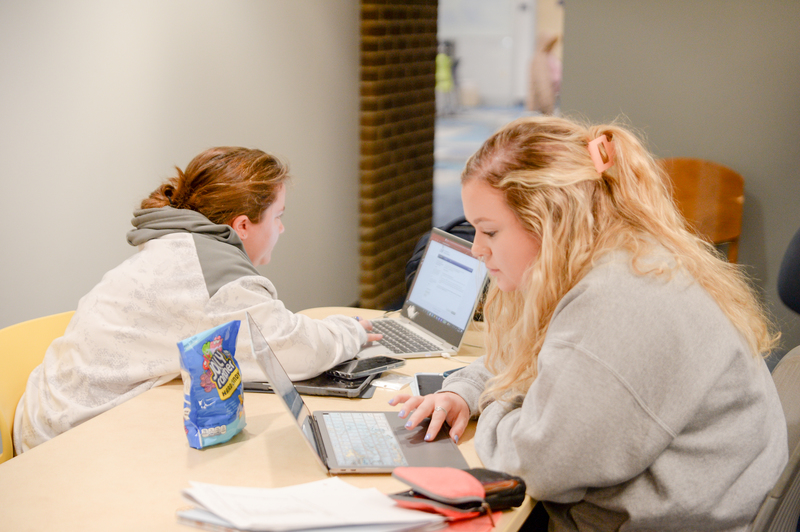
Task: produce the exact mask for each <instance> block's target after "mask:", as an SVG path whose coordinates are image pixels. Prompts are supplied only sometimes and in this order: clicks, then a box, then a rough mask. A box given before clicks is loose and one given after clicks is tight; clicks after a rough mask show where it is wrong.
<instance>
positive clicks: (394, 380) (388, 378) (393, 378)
mask: <svg viewBox="0 0 800 532" xmlns="http://www.w3.org/2000/svg"><path fill="white" fill-rule="evenodd" d="M413 379H414V377H409V376H408V375H400V374H399V373H389V374H386V375H384V376H382V377H381V378H379V379H375V380H373V381H372V382H371V383H370V384H372V385H373V386H377V387H379V388H386V389H389V390H395V391H396V390H400V389H402V388H403V387H405V386H407V385H408V384H409V383H410V382H411V381H412V380H413Z"/></svg>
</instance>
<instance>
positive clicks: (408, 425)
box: [406, 419, 411, 429]
mask: <svg viewBox="0 0 800 532" xmlns="http://www.w3.org/2000/svg"><path fill="white" fill-rule="evenodd" d="M406 428H407V429H410V428H411V420H410V419H409V420H408V423H406Z"/></svg>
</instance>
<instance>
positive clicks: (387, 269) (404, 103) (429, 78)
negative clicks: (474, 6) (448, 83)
mask: <svg viewBox="0 0 800 532" xmlns="http://www.w3.org/2000/svg"><path fill="white" fill-rule="evenodd" d="M437 4H438V0H417V1H413V0H412V1H400V0H383V1H378V0H362V2H361V82H360V86H361V180H360V197H361V200H360V231H361V238H360V256H361V273H360V300H359V304H360V305H361V306H362V307H366V308H386V307H387V306H389V305H391V304H392V303H394V302H396V301H398V300H400V299H402V298H403V296H404V295H405V276H404V273H405V265H406V261H408V259H409V258H410V257H411V253H412V251H413V248H414V244H415V243H416V242H417V240H418V239H419V237H420V236H421V235H422V234H423V233H425V232H426V231H429V230H430V228H431V226H432V223H433V217H432V214H433V139H434V127H435V116H436V97H435V92H434V86H435V83H436V80H435V57H436V44H437V41H436V26H437Z"/></svg>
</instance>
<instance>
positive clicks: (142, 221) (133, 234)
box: [128, 207, 245, 253]
mask: <svg viewBox="0 0 800 532" xmlns="http://www.w3.org/2000/svg"><path fill="white" fill-rule="evenodd" d="M131 224H133V227H134V228H133V229H131V230H130V231H128V244H130V245H132V246H141V245H142V244H144V243H145V242H149V241H150V240H153V239H156V238H160V237H162V236H164V235H170V234H172V233H191V234H193V235H201V236H205V237H207V238H212V239H214V240H217V241H219V242H224V243H226V244H230V245H232V246H235V247H237V248H239V249H240V250H241V251H242V252H243V253H245V249H244V244H242V240H241V239H240V238H239V235H237V234H236V232H235V231H234V230H233V228H232V227H231V226H229V225H223V224H215V223H213V222H212V221H211V220H209V219H208V218H206V217H205V216H203V215H202V214H200V213H199V212H197V211H193V210H190V209H175V208H173V207H160V208H158V209H137V210H135V211H133V219H132V220H131Z"/></svg>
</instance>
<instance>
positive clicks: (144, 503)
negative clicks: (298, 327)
mask: <svg viewBox="0 0 800 532" xmlns="http://www.w3.org/2000/svg"><path fill="white" fill-rule="evenodd" d="M333 313H342V314H348V315H351V316H354V315H359V316H362V317H364V318H367V319H369V318H373V317H376V316H378V315H379V314H380V313H378V312H377V311H371V310H363V309H354V308H339V307H333V308H330V307H328V308H320V309H311V310H308V311H304V314H307V315H309V316H312V317H322V316H326V315H329V314H333ZM481 337H482V335H481V332H480V330H479V328H475V329H473V330H469V331H468V333H467V338H466V339H465V344H466V345H463V346H462V349H461V350H460V351H459V353H458V355H457V356H456V357H455V359H444V358H440V357H434V358H426V359H411V360H408V361H407V364H406V365H405V366H403V367H401V368H397V369H396V370H393V371H394V372H396V373H400V374H403V375H413V374H414V373H416V372H441V371H445V370H448V369H453V368H456V367H460V366H463V365H465V364H466V363H469V362H470V361H472V360H474V359H475V357H476V356H479V355H480V353H481V351H482V348H481V347H480V346H481V345H482V342H481ZM456 359H457V360H456ZM402 392H405V393H410V391H409V389H408V388H405V389H403V390H402ZM396 393H400V392H397V391H392V390H386V389H380V388H379V389H376V390H375V393H374V395H373V397H372V398H370V399H345V398H333V397H311V396H304V400H305V401H306V403H307V404H308V406H309V408H310V409H311V410H317V409H339V410H383V411H398V410H399V408H397V407H392V406H390V405H389V404H388V401H389V399H390V398H391V397H393V396H394V395H395V394H396ZM244 405H245V415H246V420H247V426H246V427H245V429H244V430H243V431H242V432H241V433H240V434H238V435H236V436H234V437H233V439H231V440H230V441H229V442H227V443H224V444H221V445H218V446H214V447H209V448H206V449H203V450H197V449H192V448H190V447H189V445H188V443H187V439H186V435H185V434H184V430H183V417H182V416H183V385H182V383H181V382H180V380H175V381H172V382H170V383H168V384H166V385H163V386H160V387H158V388H153V389H152V390H149V391H147V392H145V393H143V394H141V395H139V396H137V397H135V398H133V399H131V400H130V401H127V402H125V403H123V404H121V405H119V406H117V407H116V408H114V409H112V410H109V411H108V412H105V413H103V414H101V415H99V416H97V417H95V418H93V419H91V420H89V421H87V422H86V423H83V424H82V425H80V426H78V427H75V428H73V429H71V430H69V431H67V432H65V433H64V434H62V435H60V436H58V437H56V438H54V439H52V440H50V441H49V442H46V443H44V444H42V445H40V446H38V447H35V448H34V449H31V450H30V451H28V452H26V453H24V454H22V455H20V456H17V457H15V458H13V459H11V460H9V461H7V462H5V463H3V464H0V529H2V530H9V531H11V530H13V531H24V530H35V531H42V530H59V531H72V530H76V531H77V530H81V531H89V530H103V531H109V530H114V531H119V530H137V531H141V530H147V531H171V530H176V531H186V530H191V529H190V528H189V527H187V526H185V525H181V524H179V523H178V521H177V519H176V516H175V512H176V511H177V510H179V509H182V508H185V507H187V504H186V502H185V501H184V500H183V499H182V497H181V490H182V489H184V488H187V487H188V486H189V482H190V481H198V482H207V483H212V484H223V485H230V486H245V487H282V486H289V485H294V484H299V483H303V482H310V481H314V480H320V479H323V478H326V477H327V476H328V475H327V472H326V471H324V470H323V469H322V467H321V466H320V465H319V464H318V462H317V461H316V460H315V459H314V456H313V455H312V451H311V449H310V448H309V447H308V446H307V444H306V442H305V441H303V439H302V435H301V433H300V431H298V430H297V426H296V425H295V424H294V422H293V420H292V419H291V417H290V416H289V414H288V413H287V412H286V411H285V409H284V407H283V406H282V405H281V404H280V402H279V401H278V400H277V398H276V397H274V396H273V395H272V394H260V393H250V392H247V393H246V394H245V400H244ZM474 431H475V422H472V423H470V426H469V428H468V429H467V431H466V433H465V434H464V436H463V437H462V439H461V443H460V445H459V449H460V450H461V451H462V453H463V455H464V457H465V458H466V460H467V462H468V463H469V465H470V466H471V467H481V463H480V460H479V459H478V457H477V455H476V453H475V449H474V447H473V435H474ZM341 478H342V479H343V480H345V481H346V482H348V483H350V484H352V485H354V486H356V487H361V488H367V487H375V488H377V489H379V490H380V491H382V492H384V493H393V492H397V491H402V490H405V489H407V486H406V485H405V484H402V483H400V482H399V481H397V480H395V479H393V478H392V477H391V476H390V475H387V474H380V475H379V474H376V475H342V476H341ZM531 507H532V503H531V501H530V500H527V501H526V502H525V504H523V506H521V507H520V508H518V509H516V510H513V511H507V512H504V514H503V516H502V519H501V521H500V522H499V523H498V530H516V529H518V528H519V526H520V525H521V524H522V522H523V521H524V520H525V518H526V517H527V515H528V513H529V512H530V510H531Z"/></svg>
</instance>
